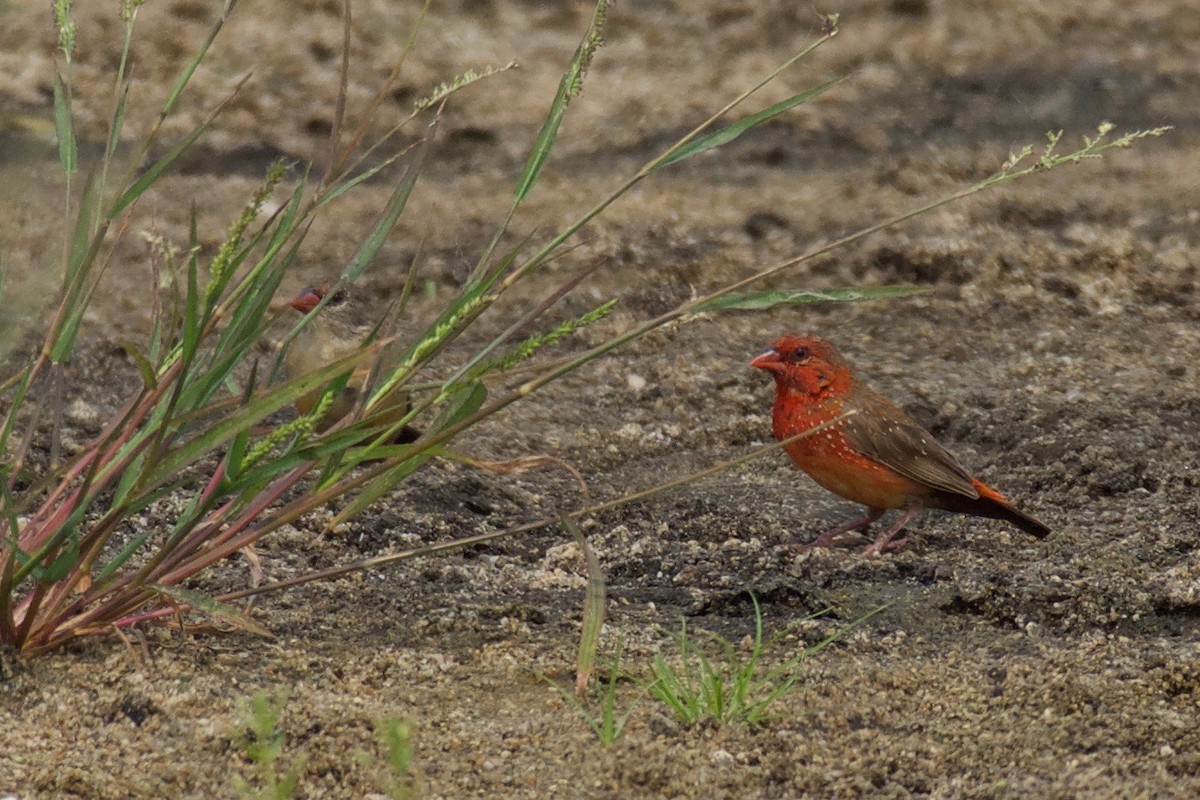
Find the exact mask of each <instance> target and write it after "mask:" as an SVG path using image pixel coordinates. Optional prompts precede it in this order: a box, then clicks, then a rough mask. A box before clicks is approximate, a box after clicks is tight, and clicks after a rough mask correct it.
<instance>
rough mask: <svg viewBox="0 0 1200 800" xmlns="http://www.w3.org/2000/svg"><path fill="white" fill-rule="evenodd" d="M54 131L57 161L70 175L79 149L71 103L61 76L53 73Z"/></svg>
mask: <svg viewBox="0 0 1200 800" xmlns="http://www.w3.org/2000/svg"><path fill="white" fill-rule="evenodd" d="M54 133H55V135H56V136H57V138H58V161H59V163H60V164H61V165H62V168H63V172H65V173H66V174H67V175H71V174H73V173H74V172H75V170H77V169H79V150H78V146H77V144H76V142H75V129H74V126H73V124H72V122H71V104H70V101H69V100H68V95H67V87H66V86H65V85H64V84H63V81H62V76H61V75H59V74H58V73H57V72H56V73H54Z"/></svg>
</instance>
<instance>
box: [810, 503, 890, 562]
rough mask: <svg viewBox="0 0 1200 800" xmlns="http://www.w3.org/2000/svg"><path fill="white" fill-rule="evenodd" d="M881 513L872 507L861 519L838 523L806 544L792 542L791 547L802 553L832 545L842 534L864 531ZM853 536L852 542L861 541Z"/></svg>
mask: <svg viewBox="0 0 1200 800" xmlns="http://www.w3.org/2000/svg"><path fill="white" fill-rule="evenodd" d="M882 514H883V511H876V510H875V509H872V510H871V512H870V513H869V514H867V515H866V516H865V517H863V518H862V519H856V520H854V521H853V522H847V523H846V524H845V525H839V526H838V527H836V528H832V529H830V530H827V531H825V532H824V533H822V534H821V535H820V536H818V537H817V538H816V539H813V540H812V541H811V542H809V543H808V544H793V545H791V548H792V549H794V550H798V551H800V552H802V553H806V552H808V551H809V550H816V549H818V548H821V547H833V546H834V544H836V543H837V540H838V539H839V538H840V537H841V536H843V535H844V534H847V533H856V532H862V533H865V532H866V531H867V530H868V529H869V528H870V527H871V523H873V522H875V520H877V519H879V517H880V516H882ZM855 538H856V539H857V540H858V541H856V542H854V544H858V543H859V542H861V541H862V539H861V537H855Z"/></svg>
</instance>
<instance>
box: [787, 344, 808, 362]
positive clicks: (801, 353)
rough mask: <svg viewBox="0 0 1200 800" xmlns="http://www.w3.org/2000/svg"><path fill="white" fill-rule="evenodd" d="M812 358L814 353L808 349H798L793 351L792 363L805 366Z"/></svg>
mask: <svg viewBox="0 0 1200 800" xmlns="http://www.w3.org/2000/svg"><path fill="white" fill-rule="evenodd" d="M810 358H812V351H811V350H809V349H808V348H807V347H797V348H796V349H795V350H793V351H792V358H791V361H792V362H793V363H795V364H803V363H804V362H806V361H808V360H809V359H810Z"/></svg>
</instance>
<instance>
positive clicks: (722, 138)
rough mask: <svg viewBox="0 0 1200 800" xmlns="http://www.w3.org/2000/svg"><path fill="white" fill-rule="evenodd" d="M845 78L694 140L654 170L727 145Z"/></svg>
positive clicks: (836, 79)
mask: <svg viewBox="0 0 1200 800" xmlns="http://www.w3.org/2000/svg"><path fill="white" fill-rule="evenodd" d="M847 77H849V76H842V77H841V78H834V79H833V80H831V81H827V82H825V83H822V84H821V85H820V86H817V87H815V88H812V89H809V90H808V91H806V92H801V93H800V94H797V95H792V96H791V97H789V98H788V99H786V100H784V101H782V102H779V103H776V104H775V105H773V106H771V107H770V108H764V109H763V110H762V111H759V112H758V113H757V114H751V115H750V116H748V117H746V118H744V119H740V120H738V121H737V122H735V123H733V124H732V125H729V126H727V127H725V128H722V129H721V130H719V131H717V132H716V133H710V134H709V135H708V136H703V137H701V138H699V139H696V140H695V141H693V142H690V143H689V144H687V145H685V146H684V147H681V148H679V149H678V150H676V151H675V152H674V153H672V154H671V155H669V156H668V157H667V158H665V159H663V160H662V162H661V163H659V164H657V165H656V166H655V169H662V168H663V167H665V166H667V165H668V164H674V163H675V162H677V161H683V160H684V159H685V158H691V157H692V156H694V155H696V154H697V153H703V152H704V151H705V150H711V149H712V148H714V147H720V146H721V145H723V144H728V143H730V142H732V141H733V140H734V139H736V138H738V137H739V136H741V135H742V134H743V133H745V132H746V131H748V130H750V129H751V128H753V127H754V126H755V125H761V124H762V123H764V122H766V121H767V120H769V119H771V118H773V117H777V116H779V115H780V114H782V113H783V112H785V111H787V110H789V109H792V108H795V107H796V106H798V105H800V104H801V103H807V102H808V101H809V100H812V99H813V98H814V97H819V96H820V95H823V94H825V92H827V91H829V90H830V89H832V88H833V87H834V86H837V85H838V84H839V83H841V82H842V81H844V80H846V78H847Z"/></svg>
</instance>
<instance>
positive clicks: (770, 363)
mask: <svg viewBox="0 0 1200 800" xmlns="http://www.w3.org/2000/svg"><path fill="white" fill-rule="evenodd" d="M750 366H752V367H754V368H755V369H762V370H766V371H767V372H772V373H774V374H776V375H778V374H779V373H781V372H783V367H784V364H783V362H782V361H781V360H780V359H779V353H778V352H777V351H775V350H768V351H767V352H765V353H763V354H762V355H760V356H758V357H756V358H755V359H754V360H753V361H751V362H750Z"/></svg>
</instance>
